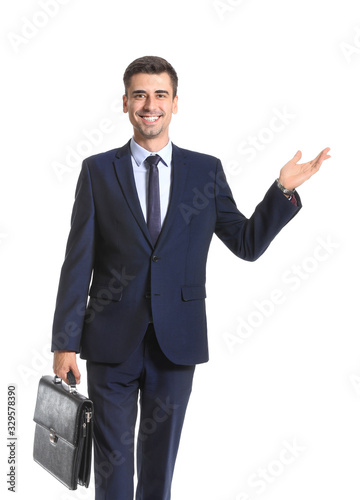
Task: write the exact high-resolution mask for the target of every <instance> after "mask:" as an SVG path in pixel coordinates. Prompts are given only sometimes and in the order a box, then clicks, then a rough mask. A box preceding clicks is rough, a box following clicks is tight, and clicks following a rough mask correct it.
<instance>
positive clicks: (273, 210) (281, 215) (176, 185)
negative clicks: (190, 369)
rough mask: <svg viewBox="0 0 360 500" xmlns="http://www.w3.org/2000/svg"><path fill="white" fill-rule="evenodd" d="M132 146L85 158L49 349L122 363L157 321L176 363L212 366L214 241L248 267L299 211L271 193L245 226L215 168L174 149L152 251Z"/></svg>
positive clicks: (205, 158)
mask: <svg viewBox="0 0 360 500" xmlns="http://www.w3.org/2000/svg"><path fill="white" fill-rule="evenodd" d="M129 144H130V143H127V144H126V145H125V146H123V147H121V148H117V149H113V150H111V151H107V152H105V153H101V154H97V155H94V156H91V157H89V158H87V159H86V160H84V162H83V165H82V169H81V173H80V176H79V180H78V184H77V188H76V195H75V203H74V207H73V212H72V217H71V230H70V234H69V238H68V243H67V248H66V256H65V261H64V264H63V266H62V270H61V276H60V283H59V290H58V295H57V301H56V308H55V315H54V324H53V338H52V351H54V350H57V349H60V350H61V349H64V350H71V351H76V352H80V357H81V358H84V359H89V360H92V361H99V362H109V363H119V362H122V361H123V360H125V359H126V358H127V357H128V356H129V355H130V354H131V353H132V352H133V351H134V349H135V348H136V347H137V346H138V345H139V343H140V342H141V340H142V338H143V336H144V334H145V331H146V329H147V325H148V323H149V321H153V323H154V328H155V332H156V336H157V339H158V341H159V344H160V346H161V349H162V350H163V352H164V354H165V355H166V356H167V357H168V358H169V359H170V360H171V361H173V362H174V363H177V364H185V365H189V364H196V363H202V362H205V361H207V360H208V343H207V329H206V313H205V297H206V292H205V279H206V278H205V276H206V273H205V267H206V260H207V254H208V249H209V245H210V242H211V238H212V236H213V234H214V233H215V234H216V235H217V236H218V237H219V238H220V239H221V240H222V241H223V242H224V243H225V245H226V246H227V247H228V248H229V249H230V250H231V251H232V252H234V254H236V255H237V256H239V257H240V258H242V259H245V260H249V261H254V260H255V259H257V258H258V257H259V256H260V255H261V254H262V253H263V252H264V251H265V249H266V248H267V247H268V245H269V244H270V242H271V241H272V239H273V238H274V237H275V236H276V234H277V233H278V232H279V231H280V230H281V229H282V227H283V226H284V225H285V224H286V223H287V222H288V221H289V220H290V219H291V218H292V217H293V216H294V215H295V214H296V213H297V212H298V210H299V209H300V207H301V202H300V198H299V197H298V195H296V196H297V203H298V206H297V207H296V206H295V205H293V204H292V203H291V202H289V201H288V200H287V199H286V197H285V196H284V195H283V194H282V192H281V191H280V190H279V189H278V187H277V186H276V183H275V182H274V184H273V185H272V186H271V187H270V189H269V190H268V191H267V193H266V194H265V197H264V199H263V200H262V201H261V202H260V203H259V204H258V205H257V207H256V209H255V211H254V213H253V215H252V216H251V217H250V218H249V219H247V218H246V217H245V216H244V215H243V214H242V213H241V212H239V210H238V209H237V207H236V204H235V201H234V199H233V196H232V194H231V191H230V188H229V186H228V184H227V182H226V179H225V175H224V172H223V168H222V166H221V162H220V160H218V159H217V158H215V157H213V156H209V155H204V154H200V153H196V152H192V151H188V150H185V149H181V148H179V147H177V146H175V145H173V170H172V172H173V177H172V188H171V196H170V202H169V208H168V212H167V215H166V218H165V221H164V223H163V227H162V231H161V233H160V236H159V239H158V241H157V243H156V245H155V247H153V245H152V243H151V239H150V235H149V232H148V229H147V225H146V222H145V219H144V216H143V213H142V210H141V206H140V203H139V199H138V196H137V191H136V186H135V181H134V175H133V169H132V163H131V153H130V146H129Z"/></svg>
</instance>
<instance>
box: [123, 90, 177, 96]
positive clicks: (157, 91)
mask: <svg viewBox="0 0 360 500" xmlns="http://www.w3.org/2000/svg"><path fill="white" fill-rule="evenodd" d="M132 94H146V90H133V91H132ZM155 94H168V95H169V92H168V91H167V90H155Z"/></svg>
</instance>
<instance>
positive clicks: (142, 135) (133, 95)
mask: <svg viewBox="0 0 360 500" xmlns="http://www.w3.org/2000/svg"><path fill="white" fill-rule="evenodd" d="M177 101H178V97H177V96H175V97H173V87H172V84H171V79H170V76H169V75H168V74H167V73H160V74H159V75H148V74H146V73H138V74H136V75H133V76H132V77H131V80H130V85H129V87H128V89H127V96H126V95H124V96H123V110H124V113H129V119H130V122H131V124H132V125H133V127H134V137H135V140H136V142H138V143H139V144H140V145H142V144H141V142H142V143H144V141H145V143H147V144H148V141H149V140H151V139H157V140H156V143H157V144H158V145H161V147H164V146H165V145H166V144H167V142H168V140H169V125H170V122H171V117H172V113H176V112H177Z"/></svg>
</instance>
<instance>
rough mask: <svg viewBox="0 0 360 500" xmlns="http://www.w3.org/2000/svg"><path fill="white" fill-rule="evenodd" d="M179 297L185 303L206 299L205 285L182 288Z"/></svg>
mask: <svg viewBox="0 0 360 500" xmlns="http://www.w3.org/2000/svg"><path fill="white" fill-rule="evenodd" d="M181 297H182V299H183V300H184V301H185V302H187V301H189V300H201V299H206V290H205V285H192V286H182V287H181Z"/></svg>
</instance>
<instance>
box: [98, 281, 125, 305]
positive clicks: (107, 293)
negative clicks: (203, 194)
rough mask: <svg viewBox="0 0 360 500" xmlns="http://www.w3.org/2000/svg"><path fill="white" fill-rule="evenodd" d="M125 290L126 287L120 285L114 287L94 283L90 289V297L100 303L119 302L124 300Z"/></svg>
mask: <svg viewBox="0 0 360 500" xmlns="http://www.w3.org/2000/svg"><path fill="white" fill-rule="evenodd" d="M123 289H124V287H123V285H121V284H120V283H117V284H114V285H112V286H109V285H101V284H99V283H93V284H92V285H91V287H90V291H89V296H90V297H91V298H95V299H97V300H99V301H101V300H102V301H107V302H109V301H114V302H119V301H120V300H121V299H122V295H123Z"/></svg>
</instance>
